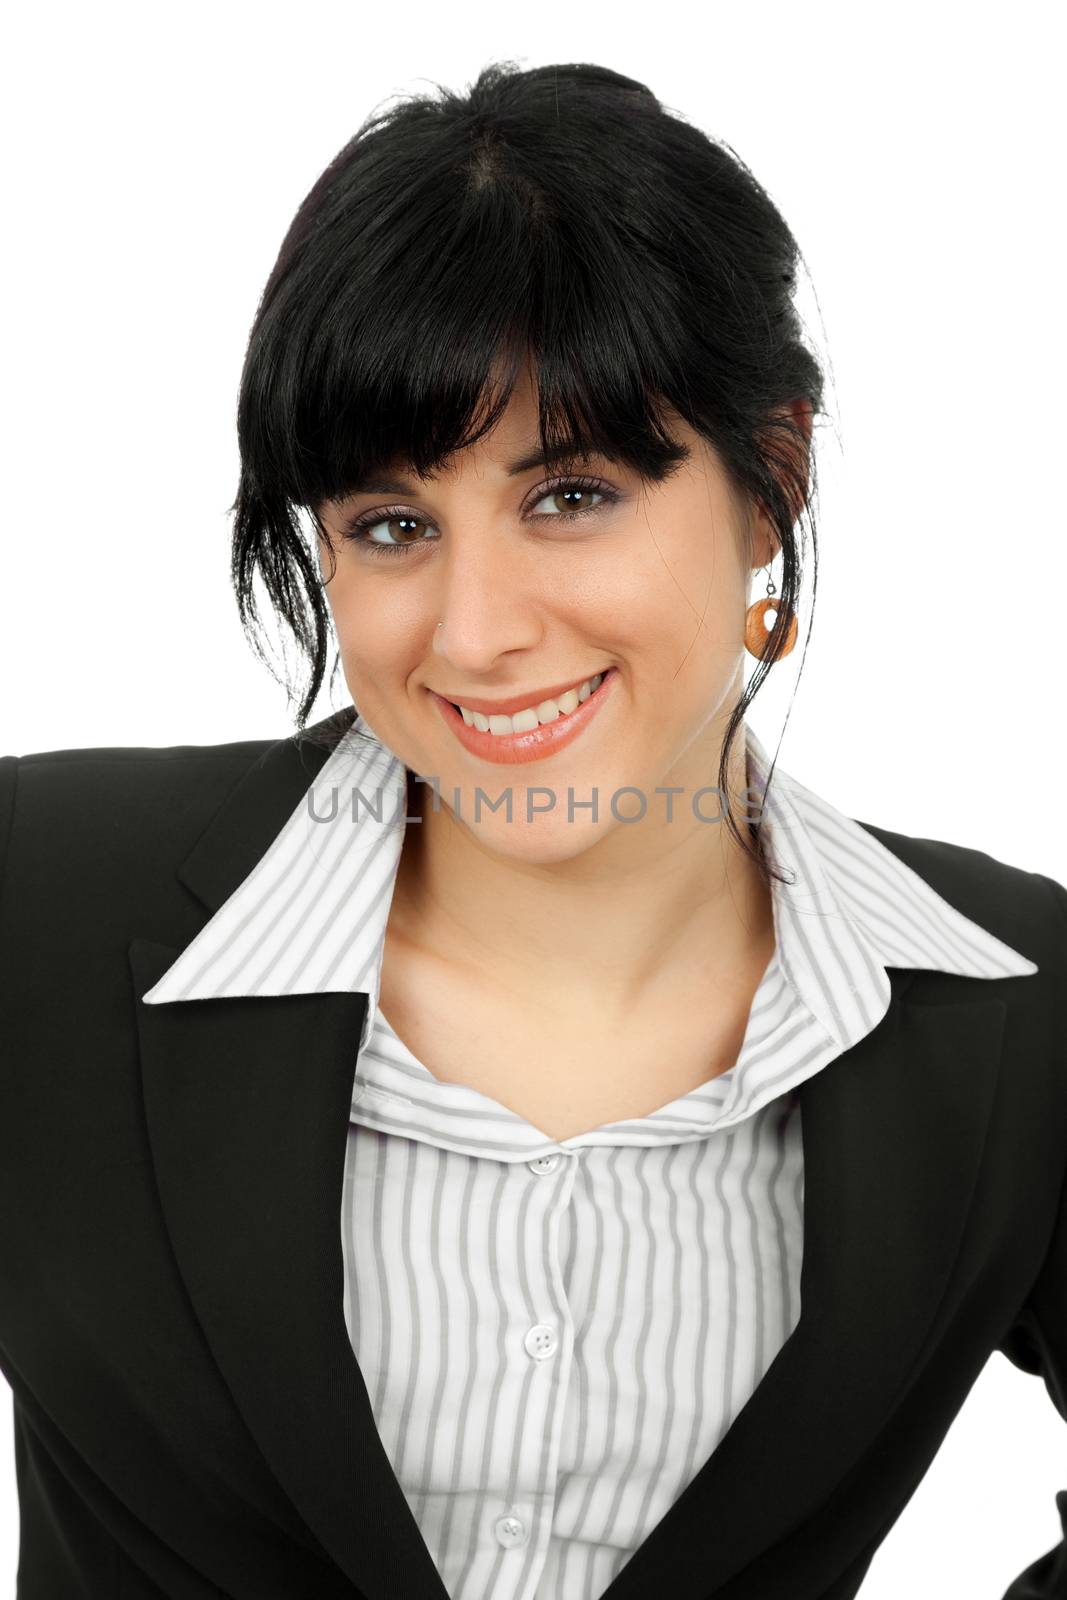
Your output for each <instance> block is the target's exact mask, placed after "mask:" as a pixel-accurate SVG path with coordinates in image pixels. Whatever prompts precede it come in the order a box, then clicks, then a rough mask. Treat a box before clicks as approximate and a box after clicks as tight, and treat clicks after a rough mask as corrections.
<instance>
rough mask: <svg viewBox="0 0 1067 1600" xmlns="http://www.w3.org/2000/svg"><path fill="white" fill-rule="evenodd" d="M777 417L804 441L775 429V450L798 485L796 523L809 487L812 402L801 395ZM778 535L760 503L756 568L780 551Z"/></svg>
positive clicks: (756, 514) (753, 535) (756, 517)
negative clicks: (785, 460) (787, 421)
mask: <svg viewBox="0 0 1067 1600" xmlns="http://www.w3.org/2000/svg"><path fill="white" fill-rule="evenodd" d="M771 415H772V416H774V417H783V418H789V419H791V420H792V422H794V423H795V424H796V426H797V427H798V428H799V429H800V433H801V436H802V437H801V439H800V440H798V439H797V436H796V435H795V434H792V433H790V434H786V433H783V432H778V431H777V430H775V431H774V432H773V433H772V440H773V447H774V450H775V453H776V455H777V457H778V459H779V460H781V459H783V457H788V461H789V469H790V471H789V476H790V479H791V481H792V483H794V484H795V485H796V490H795V492H794V494H793V504H792V512H793V521H794V522H795V521H796V519H797V518H798V517H799V516H800V512H801V509H802V507H803V492H806V490H807V487H808V475H809V461H810V452H811V431H812V421H813V415H814V414H813V411H812V405H811V401H810V400H808V399H807V398H806V397H804V396H801V397H800V398H798V399H796V400H792V401H790V403H789V404H788V405H786V406H778V407H776V408H775V410H774V411H773V412H772V413H771ZM779 548H780V546H779V540H778V532H777V529H776V528H775V526H774V524H773V522H772V521H771V519H770V517H769V516H768V515H767V512H766V510H765V508H764V507H763V505H762V504H761V503H757V504H756V505H755V507H754V508H753V514H752V533H751V549H752V565H753V567H766V566H769V565H770V563H771V561H773V559H774V557H775V556H776V555H777V554H778V551H779Z"/></svg>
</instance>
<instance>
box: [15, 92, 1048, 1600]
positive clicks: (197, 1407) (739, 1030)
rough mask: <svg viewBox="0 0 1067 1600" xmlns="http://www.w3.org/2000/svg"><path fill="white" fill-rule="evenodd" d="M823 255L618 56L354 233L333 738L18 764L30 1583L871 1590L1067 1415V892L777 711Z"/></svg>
mask: <svg viewBox="0 0 1067 1600" xmlns="http://www.w3.org/2000/svg"><path fill="white" fill-rule="evenodd" d="M796 261H797V247H796V244H795V242H794V240H793V238H792V236H791V234H790V232H789V230H788V228H787V226H786V224H785V223H784V221H783V220H782V218H781V216H780V215H779V214H778V212H777V210H776V209H775V207H774V206H773V205H772V203H771V201H770V200H769V199H768V197H767V196H766V194H765V193H764V192H763V191H762V189H761V188H760V187H759V185H758V184H757V182H756V180H755V179H754V178H753V177H752V175H751V174H750V173H749V172H748V171H747V169H746V168H745V167H744V166H743V165H742V163H741V162H740V161H739V160H738V159H737V157H736V156H734V155H733V154H732V152H730V151H728V150H727V149H724V148H721V147H719V146H716V145H714V144H712V143H711V142H710V141H709V140H708V139H707V138H706V137H705V136H704V135H703V134H701V133H699V132H698V131H697V130H696V129H694V128H692V127H690V126H688V125H687V124H686V123H685V122H683V121H682V120H680V119H678V118H676V117H674V116H672V115H669V114H668V113H667V112H666V111H665V110H664V109H663V108H662V107H661V106H660V105H659V103H658V102H657V100H656V99H655V97H654V96H653V95H652V93H651V92H650V91H649V90H648V89H647V88H645V87H644V86H643V85H641V84H639V83H635V82H633V81H632V80H630V79H626V78H622V77H620V76H619V75H618V74H616V73H613V72H610V71H607V70H606V69H602V68H598V67H593V66H559V67H551V68H542V69H538V70H536V71H529V72H519V71H517V70H514V69H513V68H511V67H510V66H508V65H496V66H492V67H489V68H486V69H485V70H484V71H483V72H482V74H481V75H480V77H479V78H478V80H477V82H476V83H475V84H474V86H473V87H472V89H471V90H470V92H469V93H468V94H467V95H464V96H459V95H453V94H450V93H447V92H444V91H442V92H441V93H440V95H439V97H433V96H425V97H419V98H416V99H413V100H410V101H408V102H405V103H402V104H400V105H399V106H397V107H396V108H394V109H393V110H392V111H390V112H388V113H387V114H383V115H381V116H378V117H376V118H374V119H371V120H369V121H368V122H367V123H366V124H365V125H364V127H363V128H361V130H360V132H359V133H358V134H357V136H356V137H355V139H353V141H352V142H351V143H350V144H349V145H348V146H347V147H346V148H345V149H344V150H343V151H342V152H341V154H340V155H339V156H338V157H337V159H336V160H335V161H334V162H333V163H332V164H331V165H330V166H329V167H328V168H327V170H326V171H325V173H324V174H323V175H322V177H321V178H320V179H319V181H318V182H317V183H316V184H315V186H314V188H313V189H312V190H311V192H310V194H309V195H308V197H307V199H306V200H305V201H304V203H303V205H302V206H301V208H300V210H299V212H298V214H297V216H296V218H295V220H294V222H293V224H292V226H291V228H290V230H289V233H288V235H287V237H286V239H285V241H284V244H283V247H282V250H281V254H280V257H279V260H278V262H277V265H276V266H275V269H274V271H273V273H272V275H271V277H270V280H269V282H268V284H267V287H266V290H265V292H264V295H263V298H262V302H261V305H260V307H259V310H258V314H257V317H256V321H255V326H254V328H253V331H252V336H251V339H250V343H249V348H248V353H247V358H246V364H245V370H244V374H243V380H242V388H241V396H240V406H239V418H238V422H239V436H240V446H241V453H242V472H241V482H240V488H239V493H238V496H237V500H236V502H235V506H234V508H233V509H234V510H235V513H236V518H235V532H234V556H233V573H234V579H235V583H236V589H237V594H238V599H239V602H240V607H241V615H242V617H243V620H244V621H245V624H246V626H248V627H249V631H250V633H251V635H252V637H253V640H254V641H255V640H256V638H257V630H258V626H259V622H260V614H259V611H258V608H257V604H256V598H255V593H254V584H255V581H256V580H259V581H260V582H261V583H262V584H263V585H264V586H265V589H266V592H267V595H268V597H269V600H270V602H271V603H272V605H273V606H274V608H275V609H276V610H277V612H278V614H279V615H280V617H281V618H282V619H283V620H284V622H285V623H286V625H287V626H288V628H289V629H291V630H292V632H293V635H294V637H295V639H296V641H297V642H298V644H299V645H300V646H301V647H302V648H303V649H304V650H305V652H306V654H307V657H308V660H309V663H310V675H309V680H308V682H307V684H306V687H305V690H304V692H303V695H302V698H301V699H300V703H299V706H298V711H297V728H296V731H295V733H294V734H292V735H290V736H289V737H286V738H283V739H279V740H278V741H276V742H267V743H263V742H258V741H251V742H247V743H235V744H223V745H216V746H179V747H172V748H163V749H158V748H149V749H144V748H129V749H121V750H103V749H101V750H59V751H48V752H45V753H43V754H34V755H29V756H23V757H22V758H18V757H15V756H8V757H6V758H5V759H4V761H3V762H2V763H0V840H6V853H5V856H4V862H3V865H4V879H3V890H2V898H0V940H2V943H0V971H2V973H3V975H4V1008H3V1019H2V1025H3V1032H2V1038H3V1063H4V1064H3V1075H2V1084H3V1106H2V1110H3V1119H2V1127H3V1133H2V1160H0V1173H2V1182H3V1191H2V1200H3V1205H2V1209H0V1214H2V1216H3V1219H4V1220H3V1227H2V1251H0V1262H2V1274H0V1290H2V1292H0V1353H2V1365H3V1370H4V1372H5V1375H6V1377H7V1378H8V1381H9V1382H10V1384H11V1387H12V1389H13V1392H14V1399H15V1425H16V1452H17V1455H16V1459H17V1467H18V1488H19V1501H20V1510H21V1544H20V1557H19V1584H20V1588H19V1593H20V1596H22V1597H23V1600H41V1597H46V1596H47V1597H49V1600H51V1597H63V1596H66V1595H71V1594H74V1593H78V1594H80V1595H82V1594H84V1595H94V1596H95V1595H101V1596H103V1595H107V1596H115V1595H121V1596H122V1597H123V1600H130V1597H133V1596H136V1597H138V1600H140V1597H147V1596H160V1595H165V1596H176V1597H183V1600H184V1597H189V1600H200V1597H206V1596H218V1595H226V1596H234V1597H240V1600H253V1597H255V1600H261V1597H277V1600H289V1597H296V1596H301V1597H304V1596H315V1597H316V1600H320V1597H327V1596H339V1597H340V1596H345V1597H348V1600H360V1597H367V1600H386V1597H390V1600H392V1597H399V1596H403V1597H405V1600H407V1597H420V1600H421V1597H425V1600H430V1597H431V1596H444V1595H446V1594H447V1595H451V1596H463V1597H465V1600H466V1597H475V1596H477V1597H479V1600H480V1597H482V1596H493V1597H494V1600H520V1597H522V1600H528V1597H531V1596H535V1595H536V1596H537V1597H539V1600H541V1597H565V1600H594V1597H598V1596H602V1595H603V1596H608V1597H610V1600H631V1597H635V1600H636V1597H638V1596H645V1595H647V1594H648V1593H649V1592H651V1591H652V1590H655V1591H657V1592H662V1593H664V1594H669V1595H671V1596H672V1597H682V1600H698V1597H699V1600H707V1597H710V1596H715V1597H717V1600H757V1597H759V1600H771V1597H772V1596H786V1595H788V1596H789V1597H790V1600H816V1597H818V1600H846V1597H849V1596H852V1595H854V1594H856V1593H857V1591H858V1589H859V1586H860V1583H861V1580H862V1578H863V1576H864V1574H865V1572H866V1571H867V1568H868V1566H869V1564H870V1562H871V1560H872V1558H873V1555H874V1552H875V1550H876V1549H877V1547H878V1545H879V1543H880V1542H881V1541H882V1539H883V1538H884V1537H885V1535H886V1533H887V1532H888V1530H889V1529H890V1528H891V1527H892V1525H893V1523H894V1521H895V1519H896V1518H897V1516H898V1515H899V1514H900V1512H901V1510H902V1508H903V1507H904V1505H905V1504H906V1503H907V1500H908V1498H909V1496H910V1495H911V1493H912V1492H913V1490H914V1489H915V1487H916V1486H917V1484H918V1483H919V1481H920V1479H921V1478H922V1476H923V1474H924V1472H925V1471H926V1468H927V1467H928V1465H929V1463H930V1461H931V1459H932V1458H933V1456H934V1454H935V1453H936V1450H937V1448H938V1445H939V1444H940V1442H941V1440H942V1438H943V1437H944V1434H945V1432H946V1430H947V1429H948V1427H949V1425H950V1423H951V1421H952V1419H953V1417H954V1416H955V1415H956V1413H957V1411H958V1410H959V1407H960V1406H961V1404H962V1402H963V1400H964V1398H965V1397H966V1394H967V1392H968V1390H969V1388H970V1386H971V1384H972V1383H973V1382H974V1380H975V1378H976V1377H977V1375H978V1373H979V1372H980V1370H981V1368H982V1366H983V1365H984V1363H985V1361H986V1360H987V1359H988V1357H989V1356H990V1354H991V1353H992V1352H993V1351H994V1350H995V1349H999V1350H1001V1351H1003V1352H1004V1353H1005V1354H1006V1355H1007V1356H1009V1357H1010V1359H1011V1360H1012V1361H1014V1362H1015V1363H1016V1365H1018V1366H1019V1367H1021V1368H1023V1369H1024V1370H1026V1371H1028V1372H1033V1373H1040V1374H1042V1375H1043V1376H1044V1379H1045V1382H1046V1384H1047V1386H1048V1390H1049V1393H1050V1395H1051V1396H1052V1399H1053V1401H1054V1403H1055V1404H1056V1405H1057V1407H1058V1408H1059V1410H1060V1411H1061V1413H1064V1414H1065V1415H1067V1402H1065V1399H1064V1396H1065V1390H1067V1287H1065V1285H1067V1214H1065V1211H1064V1207H1063V1201H1062V1188H1063V1181H1064V1152H1065V1149H1067V1140H1065V1135H1067V1076H1065V1073H1064V1061H1063V1048H1064V1047H1063V1039H1064V1037H1065V1030H1064V1027H1063V1018H1062V1001H1061V1000H1060V996H1061V995H1062V993H1063V979H1064V967H1065V946H1067V940H1065V934H1067V891H1065V890H1064V888H1063V886H1062V885H1060V884H1059V883H1056V882H1054V881H1053V880H1051V879H1049V878H1047V877H1044V876H1042V875H1041V874H1039V873H1028V872H1024V871H1022V870H1020V869H1018V868H1015V867H1012V866H1010V865H1007V864H1005V863H1003V862H1000V861H997V860H994V859H992V858H990V857H989V856H987V855H985V854H983V853H981V852H980V851H976V850H973V849H968V848H965V847H963V846H961V845H956V844H952V843H950V842H946V841H941V840H930V839H922V838H913V837H909V836H905V835H902V834H899V833H892V832H889V831H887V830H885V829H882V828H879V827H876V826H874V825H873V824H870V823H860V822H858V821H856V820H854V819H851V818H849V817H846V816H844V815H843V814H842V813H841V812H839V811H838V810H837V809H836V808H835V807H834V806H833V805H832V804H831V803H830V802H829V801H828V800H824V799H822V798H820V797H819V796H816V795H815V794H814V793H812V792H811V791H810V790H808V789H806V788H805V787H804V786H802V785H801V784H799V783H797V782H795V781H793V780H791V779H789V778H788V776H787V775H786V774H784V773H783V772H781V771H773V768H774V763H773V762H772V761H771V760H770V759H769V758H768V755H767V753H766V751H765V750H764V748H763V746H762V744H761V743H760V741H759V740H758V739H757V737H756V736H755V734H754V733H753V731H752V730H751V728H750V727H749V726H748V724H747V722H746V721H745V713H746V711H747V708H748V706H749V705H750V704H751V701H752V699H753V697H754V695H755V692H756V691H757V689H758V687H759V684H760V683H761V682H762V680H763V678H764V677H765V676H766V674H767V672H768V671H769V670H771V668H772V667H773V665H774V664H775V663H776V662H777V661H779V660H780V659H781V658H782V657H784V656H785V655H787V654H788V653H789V652H790V651H791V650H792V649H793V647H794V642H795V638H796V634H797V613H798V606H799V601H800V594H801V554H802V552H801V546H800V541H799V539H798V532H797V530H798V527H799V525H800V521H801V518H802V517H804V516H806V517H807V518H808V521H809V522H812V526H813V521H812V518H811V500H812V493H811V485H812V482H813V472H814V462H813V460H812V456H811V444H812V423H813V419H814V417H815V415H816V414H817V413H819V412H820V406H821V399H822V377H821V373H820V369H819V366H818V363H817V362H816V360H815V358H814V357H813V355H812V354H811V353H810V352H809V350H808V349H807V348H806V347H805V345H804V343H803V340H802V338H801V333H800V327H799V322H798V318H797V315H796V311H795V308H794V305H793V300H792V295H793V290H794V286H795V270H796ZM302 513H307V517H306V520H302V515H301V514H302ZM778 563H780V567H778V569H777V570H778V571H779V574H780V577H779V580H778V581H776V580H775V578H774V576H773V573H774V571H775V570H776V565H777V564H778ZM764 569H766V570H765V573H764ZM753 583H755V586H756V598H755V599H754V600H752V599H751V595H750V587H751V586H752V584H753ZM768 623H770V624H771V627H770V631H769V632H768V626H767V625H768ZM331 632H334V633H335V634H336V639H337V643H338V647H339V650H338V657H337V663H335V665H336V664H339V665H340V667H341V668H342V670H343V676H344V681H345V685H346V687H347V691H348V697H349V700H350V702H351V703H350V704H349V705H348V706H347V709H346V710H344V711H341V712H339V713H337V714H335V715H333V716H329V717H326V718H324V719H322V720H320V721H318V722H316V723H315V724H313V725H312V726H311V727H308V726H307V718H308V716H309V713H310V710H311V707H312V705H313V703H314V701H315V699H316V696H317V694H318V692H319V690H320V688H321V687H322V684H323V680H324V676H325V666H326V661H327V657H328V655H329V648H330V647H329V638H330V634H331ZM746 651H747V657H746ZM746 659H747V660H748V661H749V662H751V663H754V671H753V674H752V677H751V680H750V681H749V682H748V684H747V685H746V682H745V675H744V669H745V664H746ZM59 975H62V981H63V991H62V998H61V999H59V998H57V992H56V983H57V977H58V976H59ZM1057 1504H1058V1506H1059V1507H1060V1509H1061V1512H1062V1511H1064V1510H1065V1509H1067V1496H1065V1495H1064V1494H1060V1495H1059V1496H1058V1497H1057ZM1065 1584H1067V1545H1065V1544H1064V1543H1062V1542H1061V1544H1060V1545H1059V1546H1057V1547H1056V1549H1054V1550H1051V1551H1049V1552H1048V1553H1047V1554H1045V1555H1043V1556H1041V1557H1039V1558H1038V1559H1037V1560H1036V1561H1035V1562H1034V1564H1033V1565H1032V1566H1031V1567H1030V1568H1029V1569H1028V1571H1027V1572H1026V1573H1023V1574H1021V1575H1020V1577H1019V1579H1018V1580H1017V1582H1016V1583H1015V1584H1013V1585H1012V1587H1011V1589H1010V1590H1009V1591H1008V1595H1009V1596H1013V1597H1016V1600H1022V1597H1023V1596H1027V1597H1031V1600H1032V1597H1034V1596H1049V1597H1051V1596H1052V1595H1054V1594H1055V1595H1059V1594H1062V1593H1064V1592H1065V1587H1064V1586H1065ZM1005 1600H1007V1597H1005Z"/></svg>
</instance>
